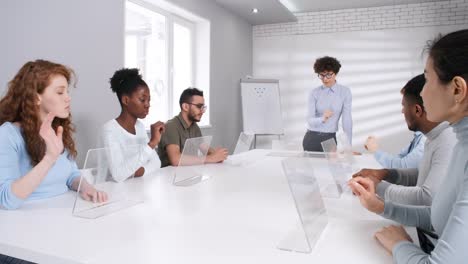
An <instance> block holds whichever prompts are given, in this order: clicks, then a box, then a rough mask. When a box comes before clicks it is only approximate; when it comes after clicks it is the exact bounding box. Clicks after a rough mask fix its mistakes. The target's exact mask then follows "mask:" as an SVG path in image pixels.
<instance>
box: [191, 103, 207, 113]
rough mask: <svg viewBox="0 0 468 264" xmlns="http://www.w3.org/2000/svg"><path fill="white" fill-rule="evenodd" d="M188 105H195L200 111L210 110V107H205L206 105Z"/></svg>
mask: <svg viewBox="0 0 468 264" xmlns="http://www.w3.org/2000/svg"><path fill="white" fill-rule="evenodd" d="M187 104H189V105H194V106H196V107H197V108H198V109H200V110H202V111H206V109H207V108H208V106H207V105H205V104H192V103H187Z"/></svg>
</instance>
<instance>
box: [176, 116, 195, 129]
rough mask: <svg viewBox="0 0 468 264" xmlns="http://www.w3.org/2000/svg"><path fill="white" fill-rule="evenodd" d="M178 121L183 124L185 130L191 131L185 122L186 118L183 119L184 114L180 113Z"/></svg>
mask: <svg viewBox="0 0 468 264" xmlns="http://www.w3.org/2000/svg"><path fill="white" fill-rule="evenodd" d="M177 119H179V122H180V123H181V124H182V126H183V127H184V129H189V128H190V126H189V125H188V124H187V123H186V122H185V120H184V117H182V112H180V113H179V115H177ZM192 125H193V124H192Z"/></svg>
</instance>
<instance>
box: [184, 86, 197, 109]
mask: <svg viewBox="0 0 468 264" xmlns="http://www.w3.org/2000/svg"><path fill="white" fill-rule="evenodd" d="M196 95H198V96H201V97H203V91H201V90H199V89H197V88H195V87H189V88H187V89H185V90H184V91H183V92H182V94H181V95H180V99H179V106H180V109H182V104H184V103H192V97H193V96H196Z"/></svg>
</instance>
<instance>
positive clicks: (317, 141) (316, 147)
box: [302, 130, 336, 152]
mask: <svg viewBox="0 0 468 264" xmlns="http://www.w3.org/2000/svg"><path fill="white" fill-rule="evenodd" d="M330 138H333V139H335V142H336V133H323V132H317V131H310V130H307V132H306V134H305V136H304V139H303V140H302V147H303V148H304V151H319V152H323V148H322V144H321V143H322V142H323V141H325V140H328V139H330Z"/></svg>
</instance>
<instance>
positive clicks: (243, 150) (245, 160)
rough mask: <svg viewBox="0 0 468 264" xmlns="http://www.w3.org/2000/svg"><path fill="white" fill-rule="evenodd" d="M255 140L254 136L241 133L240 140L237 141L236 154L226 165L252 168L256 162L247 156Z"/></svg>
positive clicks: (231, 156) (226, 161)
mask: <svg viewBox="0 0 468 264" xmlns="http://www.w3.org/2000/svg"><path fill="white" fill-rule="evenodd" d="M253 140H254V135H253V134H246V133H244V132H241V133H240V135H239V138H238V139H237V143H236V147H235V149H234V153H233V154H232V155H229V156H228V157H227V159H226V160H225V161H224V163H225V164H228V165H232V166H242V167H246V166H250V165H252V164H253V163H255V161H256V160H254V159H252V158H250V157H249V155H247V153H248V151H249V150H250V149H251V148H252V143H253Z"/></svg>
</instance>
